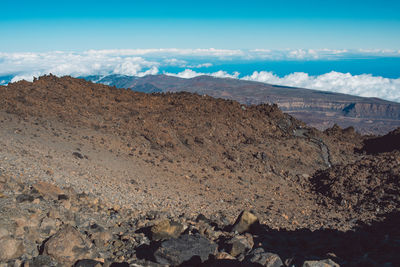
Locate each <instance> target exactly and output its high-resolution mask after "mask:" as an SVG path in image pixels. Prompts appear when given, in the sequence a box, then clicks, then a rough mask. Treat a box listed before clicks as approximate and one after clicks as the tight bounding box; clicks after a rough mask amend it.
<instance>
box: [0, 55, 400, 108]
mask: <svg viewBox="0 0 400 267" xmlns="http://www.w3.org/2000/svg"><path fill="white" fill-rule="evenodd" d="M389 56H390V57H400V51H396V50H345V49H344V50H334V49H295V50H293V49H292V50H289V49H283V50H269V49H253V50H228V49H214V48H210V49H125V50H88V51H84V52H64V51H53V52H46V53H1V52H0V76H9V75H12V76H13V78H12V81H13V82H14V81H18V80H22V79H25V80H28V81H31V80H32V79H33V77H38V76H41V75H44V74H48V73H53V74H55V75H58V76H63V75H71V76H87V75H109V74H123V75H130V76H145V75H149V74H159V73H163V72H164V71H163V69H166V68H172V69H178V70H176V72H179V73H171V71H169V72H170V73H166V74H167V75H173V76H177V77H182V78H193V77H196V76H199V75H211V76H214V77H221V78H234V79H244V80H252V81H259V82H265V83H271V84H279V85H287V86H294V87H304V88H310V89H318V90H324V91H333V92H340V93H347V94H353V95H360V96H367V97H380V98H383V99H388V100H393V101H397V102H400V79H388V78H383V77H376V76H372V75H369V74H363V75H351V74H349V73H340V72H333V71H332V72H329V73H326V74H323V75H319V76H310V75H308V74H307V73H303V72H296V73H292V74H289V75H286V76H284V77H279V76H277V75H275V74H274V73H272V72H268V71H259V72H257V71H255V72H254V73H252V74H251V75H248V76H243V75H242V76H241V75H240V73H239V72H227V71H225V70H223V69H222V70H219V69H218V68H217V67H216V66H218V64H219V63H220V62H225V63H226V62H234V61H236V62H246V61H247V62H251V60H277V61H278V60H300V61H302V60H305V61H306V60H335V59H351V58H359V57H375V58H376V57H389ZM207 68H211V70H210V71H206V70H205V69H207ZM1 80H3V78H2V79H1ZM1 82H3V81H1ZM4 82H5V81H4Z"/></svg>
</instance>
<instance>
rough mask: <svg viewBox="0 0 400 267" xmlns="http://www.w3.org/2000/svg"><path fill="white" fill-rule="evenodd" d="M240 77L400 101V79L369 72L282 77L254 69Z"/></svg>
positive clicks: (302, 74)
mask: <svg viewBox="0 0 400 267" xmlns="http://www.w3.org/2000/svg"><path fill="white" fill-rule="evenodd" d="M242 79H243V80H249V81H257V82H263V83H270V84H276V85H285V86H293V87H301V88H309V89H317V90H321V91H331V92H336V93H343V94H351V95H358V96H365V97H378V98H383V99H387V100H392V101H396V102H400V79H388V78H383V77H376V76H372V75H370V74H362V75H351V74H350V73H340V72H335V71H331V72H329V73H326V74H323V75H319V76H310V75H308V74H307V73H304V72H295V73H292V74H289V75H286V76H284V77H278V76H277V75H275V74H273V73H272V72H267V71H261V72H257V71H255V72H254V73H253V74H252V75H249V76H245V77H243V78H242Z"/></svg>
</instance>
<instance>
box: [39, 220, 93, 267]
mask: <svg viewBox="0 0 400 267" xmlns="http://www.w3.org/2000/svg"><path fill="white" fill-rule="evenodd" d="M88 244H89V243H88V242H87V240H86V239H85V237H84V236H82V235H81V233H79V232H78V231H77V230H76V229H75V228H74V227H72V226H70V225H65V226H64V227H63V228H62V229H61V230H60V231H58V232H57V233H56V234H55V235H53V236H52V237H51V238H50V239H49V240H48V241H47V242H46V243H45V245H44V254H45V255H49V256H51V257H52V258H54V259H55V260H57V261H58V262H60V263H65V264H70V263H74V262H76V261H77V260H80V259H90V257H91V253H90V249H89V247H88Z"/></svg>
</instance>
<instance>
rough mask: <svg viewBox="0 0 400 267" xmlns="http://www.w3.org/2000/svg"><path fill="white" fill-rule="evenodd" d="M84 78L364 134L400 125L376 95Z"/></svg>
mask: <svg viewBox="0 0 400 267" xmlns="http://www.w3.org/2000/svg"><path fill="white" fill-rule="evenodd" d="M86 79H88V80H94V81H96V82H99V83H104V84H107V85H114V86H116V87H118V88H132V89H133V90H137V91H140V92H146V91H148V92H157V91H158V92H161V91H162V92H169V91H172V92H177V91H188V92H195V93H199V94H207V95H210V96H213V97H222V98H226V99H233V100H236V101H239V102H240V103H243V104H247V105H251V104H260V103H270V104H272V103H275V104H277V105H278V106H279V108H280V109H282V110H283V111H285V112H287V113H289V114H291V115H292V116H294V117H296V118H298V119H300V120H302V121H304V122H306V123H307V124H308V125H310V126H313V127H316V128H318V129H320V130H324V129H326V128H329V127H332V126H333V124H338V125H340V126H342V127H349V126H353V127H355V128H356V130H357V131H359V132H361V133H364V134H371V133H372V134H384V133H386V132H388V131H390V130H393V129H394V128H396V127H399V126H400V104H399V103H394V102H390V101H385V100H382V99H377V98H365V97H357V96H351V95H345V94H339V93H332V92H323V91H317V90H309V89H303V88H292V87H285V86H275V85H270V84H265V83H258V82H251V81H243V80H236V79H221V78H214V77H209V76H200V77H195V78H192V79H182V78H177V77H170V76H164V75H153V76H152V75H150V76H146V77H142V78H138V77H130V76H123V75H110V76H106V77H99V76H95V77H86Z"/></svg>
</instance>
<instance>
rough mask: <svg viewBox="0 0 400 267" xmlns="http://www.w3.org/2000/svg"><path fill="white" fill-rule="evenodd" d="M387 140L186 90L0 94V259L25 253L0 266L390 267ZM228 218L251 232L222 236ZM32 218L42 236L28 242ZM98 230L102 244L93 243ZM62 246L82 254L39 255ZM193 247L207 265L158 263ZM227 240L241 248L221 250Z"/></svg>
mask: <svg viewBox="0 0 400 267" xmlns="http://www.w3.org/2000/svg"><path fill="white" fill-rule="evenodd" d="M399 140H400V132H399V130H395V131H392V132H391V133H389V134H387V135H385V136H380V137H377V136H363V135H360V134H359V133H357V132H356V131H355V130H354V128H352V127H349V128H346V129H342V128H340V127H339V126H337V125H335V126H333V127H332V128H329V129H327V130H325V131H323V132H322V131H319V130H317V129H315V128H312V127H309V126H307V125H306V124H305V123H303V122H301V121H299V120H297V119H295V118H294V117H292V116H290V115H288V114H285V113H283V112H282V111H281V110H280V109H279V108H278V106H276V105H268V104H259V105H246V104H240V103H239V102H236V101H233V100H226V99H219V98H213V97H210V96H207V95H198V94H193V93H187V92H178V93H153V94H145V93H141V92H134V91H132V90H129V89H117V88H115V87H110V86H106V85H102V84H94V83H91V82H88V81H85V80H83V79H75V78H71V77H62V78H58V77H56V76H53V75H49V76H43V77H40V78H39V79H35V80H34V82H26V81H20V82H17V83H10V84H9V85H8V86H0V177H2V179H1V180H0V182H1V183H0V211H1V214H2V219H0V234H1V235H0V248H1V246H2V244H11V243H12V242H14V243H12V244H19V245H18V246H20V247H24V252H21V253H19V254H18V253H17V254H12V253H11V252H10V253H11V254H7V255H11V256H7V255H6V256H4V255H5V254H4V253H3V254H4V255H3V254H2V253H0V262H1V261H3V262H6V263H8V264H10V265H9V266H11V264H17V263H15V262H16V261H18V263H20V264H23V263H24V264H28V265H29V263H30V264H31V265H33V266H40V265H41V264H39V263H38V262H40V260H47V261H48V262H47V263H46V264H47V265H49V266H56V265H57V264H64V265H65V266H70V265H73V264H78V261H79V260H81V263H79V264H83V263H82V260H83V259H87V260H89V259H90V260H92V261H95V262H97V263H96V264H100V265H101V266H102V265H104V266H105V265H106V264H111V263H112V262H114V263H115V264H116V263H117V262H119V264H128V265H121V266H129V264H131V266H141V265H143V266H148V265H154V266H155V265H157V264H170V265H181V264H189V265H191V266H193V265H201V264H203V265H205V266H209V265H212V264H214V266H219V265H222V264H227V265H225V266H234V265H235V264H236V265H240V264H242V265H241V266H248V265H250V264H253V265H254V266H281V265H285V266H293V265H294V266H302V265H303V264H306V263H305V262H307V260H309V261H313V260H314V261H315V262H317V261H320V260H324V259H326V261H334V262H336V263H339V264H342V265H360V266H363V265H364V264H367V265H368V264H369V265H380V264H388V265H387V266H395V265H396V264H398V263H399V259H398V258H396V253H395V251H396V250H397V251H398V249H399V248H400V243H399V241H400V235H399V230H398V222H399V208H400V169H399V166H400V151H399V149H400V147H399V142H398V141H399ZM38 185H39V186H38ZM43 188H44V189H43ZM49 192H50V193H49ZM54 192H56V193H54ZM49 196H50V197H49ZM66 203H67V204H66ZM53 210H57V212H58V214H59V215H57V216H56V215H54V212H53V213H51V211H53ZM242 211H246V212H244V213H242V217H246V216H247V217H246V219H249V218H252V216H256V217H257V218H258V221H259V223H258V224H257V228H256V229H255V228H254V227H253V228H252V229H250V228H246V229H244V228H243V229H244V230H243V231H242V230H241V228H240V227H239V226H238V225H240V218H239V219H238V220H237V221H236V223H235V220H236V218H237V216H238V215H239V214H240V213H241V212H242ZM247 211H249V212H247ZM74 214H75V215H74ZM200 214H201V215H200ZM199 215H200V217H199ZM32 216H34V217H35V216H36V217H35V218H36V219H37V220H38V225H36V226H35V225H33V226H32V225H30V224H29V223H28V222H29V221H30V220H31V219H27V218H31V217H32ZM68 216H69V217H68ZM74 216H75V217H74ZM21 218H23V219H21ZM196 218H197V219H196ZM45 219H46V220H50V219H51V220H55V222H54V225H53V224H51V227H50V228H48V229H49V230H48V231H47V230H46V231H45V230H43V229H47V228H46V227H44V228H43V229H42V228H40V231H43V233H42V232H40V236H38V237H32V236H31V234H32V232H35V231H39V230H35V229H39V228H37V227H42V226H41V225H42V224H43V220H45ZM18 220H19V221H18ZM21 220H25V221H24V223H21V222H20V221H21ZM27 221H28V222H27ZM245 221H246V222H249V220H245ZM250 221H251V223H249V225H250V224H252V225H253V226H254V224H253V222H254V221H252V220H250ZM18 222H20V223H18ZM46 222H47V221H46ZM56 222H57V223H56ZM174 223H176V225H177V226H176V227H175V226H174V225H175V224H174ZM396 223H397V225H396ZM94 224H95V225H97V226H93V225H94ZM166 224H167V226H165V225H166ZM200 224H205V225H206V226H204V227H206V228H207V227H208V228H207V229H209V230H208V232H207V231H206V230H204V229H206V228H204V229H203V228H201V227H203V226H200ZM18 225H23V227H22V228H18ZM71 225H72V226H71ZM155 225H156V226H157V225H158V226H157V227H155ZM160 225H161V226H160ZM100 226H101V228H102V229H103V230H101V231H100V230H96V229H98V228H96V227H100ZM181 226H182V227H183V228H185V229H186V230H184V229H182V231H178V230H176V229H178V228H179V227H181ZM30 227H31V228H30ZM35 227H36V228H35ZM165 227H166V228H167V229H168V230H165V233H166V234H165V233H164V232H163V231H161V232H163V234H165V236H164V235H162V237H160V238H158V236H157V233H159V232H160V231H158V230H159V229H160V228H161V229H164V228H165ZM174 227H175V228H174ZM232 227H233V228H232ZM2 229H5V230H2ZM149 229H150V230H149ZM157 229H158V230H157ZM171 229H172V230H171ZM179 229H180V228H179ZM201 229H203V230H201ZM210 229H211V230H210ZM235 229H236V230H235ZM18 231H19V232H18ZM99 231H100V232H102V231H103V232H107V231H108V232H109V233H110V235H111V236H110V237H109V238H108V239H107V241H104V240H103V239H102V240H100V241H98V238H99V237H98V235H99V234H98V232H99ZM148 231H150V232H151V233H152V235H150V236H148V235H147V233H148ZM176 232H179V233H178V234H176ZM216 232H218V234H215V235H214V234H213V233H216ZM245 232H247V233H246V234H245ZM175 234H176V235H175ZM240 234H242V235H240ZM63 235H66V236H68V235H72V236H74V235H75V236H78V237H77V240H78V239H79V240H81V239H80V238H83V239H85V240H86V239H87V240H88V241H87V242H88V244H86V243H85V244H86V245H82V246H87V247H88V248H87V249H88V251H89V248H90V253H87V254H85V253H83V254H79V253H77V252H76V251H77V250H76V249H75V250H74V249H72V248H71V255H69V254H68V255H67V256H65V257H64V256H57V255H59V254H58V252H57V249H55V251H56V252H54V250H52V248H53V247H54V246H55V245H54V244H53V243H51V242H53V241H54V242H62V241H60V240H59V239H60V238H61V239H62V236H63ZM82 236H83V237H82ZM138 236H140V238H142V237H143V238H150V239H147V241H146V242H145V241H143V242H142V243H141V242H139V241H138V238H139V237H138ZM156 236H157V237H156ZM6 238H8V239H7V240H8V241H7V242H8V243H4V242H5V241H4V240H5V239H6ZM35 238H36V239H35ZM49 238H50V239H49ZM57 238H58V239H57ZM96 238H97V239H96ZM132 238H133V239H134V240H136V241H135V242H136V243H132V242H133V241H129V242H131V243H129V242H128V241H127V240H131V239H132ZM193 238H194V239H196V238H198V240H197V239H196V240H197V241H193V240H192V239H193ZM202 238H206V241H207V242H211V243H207V244H208V245H204V246H201V247H202V248H204V249H205V247H208V246H209V244H212V246H211V245H210V246H211V247H212V248H213V249H211V250H210V252H209V254H207V253H208V252H207V253H206V252H204V249H203V250H202V249H199V250H200V251H202V252H201V253H203V254H204V253H205V254H206V256H207V257H208V255H210V257H208V258H207V257H205V258H204V257H203V254H201V253H200V252H195V253H194V252H193V253H194V254H193V255H189V256H190V257H189V256H188V257H186V256H182V255H181V254H179V253H178V254H179V255H180V256H177V255H178V254H176V255H175V254H174V253H175V252H170V250H169V249H171V247H172V248H174V246H175V243H173V242H183V244H186V245H187V244H188V243H190V242H192V241H193V242H194V243H196V242H197V243H196V244H200V243H201V242H203V241H204V240H203V239H202ZM235 238H236V239H238V240H239V241H237V240H236V239H235ZM54 239H56V240H54ZM233 239H234V240H233ZM250 239H251V241H249V240H250ZM369 239H370V240H374V246H372V245H371V244H367V245H365V244H364V241H365V240H369ZM10 240H13V241H10ZM160 240H161V241H162V240H166V241H163V242H162V243H160V242H161V241H160ZM171 240H172V241H171ZM191 240H192V241H191ZM232 240H233V241H232ZM246 240H247V241H246ZM3 241H4V242H3ZM50 241H51V242H50ZM103 241H104V242H105V244H102V245H101V246H100V245H99V242H100V243H101V242H103ZM117 241H118V242H117ZM206 241H204V242H206ZM2 242H3V243H2ZM10 242H11V243H10ZM15 242H16V243H15ZM18 242H20V243H18ZM79 242H81V241H79ZM79 242H78V243H79ZM82 242H83V241H82ZM85 242H86V241H85ZM104 242H103V243H104ZM107 242H108V243H107ZM165 242H167V243H165ZM168 242H170V243H168ZM171 242H172V243H171ZM185 242H186V243H185ZM235 242H236V243H235ZM246 242H247V243H246ZM313 242H314V243H313ZM128 243H129V246H128ZM239 243H240V246H239V245H238V246H239V247H240V248H243V246H244V247H246V246H247V247H246V249H238V251H239V252H237V251H236V250H235V251H233V247H235V246H236V244H239ZM346 243H348V244H347V245H345V244H346ZM52 244H53V245H52ZM82 244H83V243H82ZM233 244H235V245H233ZM246 244H247V245H246ZM214 245H215V247H213V246H214ZM7 246H8V245H7ZM52 246H53V247H52ZM79 246H80V245H77V247H79ZM82 246H81V247H82ZM143 246H144V247H143ZM146 246H147V247H146ZM176 246H178V247H179V244H178V245H176ZM188 246H189V245H188ZM190 246H192V245H190ZM193 246H194V247H196V246H195V245H193ZM20 247H17V248H16V251H20V250H19V248H20ZM55 247H57V246H55ZM184 247H185V246H184ZM350 247H351V249H350ZM28 248H29V249H28ZM235 248H236V247H235ZM85 249H86V247H85ZM257 249H258V252H259V254H260V253H261V250H260V249H262V251H264V252H263V253H264V254H262V253H261V254H262V255H264V256H265V255H266V254H265V253H266V252H268V253H269V252H273V253H274V254H271V255H275V256H274V257H275V258H274V259H275V260H276V262H275V263H276V265H267V261H261V260H260V261H257V260H254V257H256V256H254V255H256V254H257V253H258V252H257ZM178 250H179V249H178ZM52 251H53V252H52ZM80 251H81V250H80ZM188 251H191V250H188ZM380 251H382V252H380ZM153 252H154V253H153ZM60 253H61V252H60ZM187 253H189V252H187ZM196 253H197V254H196ZM199 253H200V254H199ZM224 253H225V254H224ZM61 254H62V253H61ZM170 254H173V255H175V256H171V255H170ZM259 254H257V255H258V256H259V257H261V256H260V255H261V254H260V255H259ZM16 255H17V256H16ZM160 255H162V256H160ZM223 255H225V256H223ZM268 255H269V254H268ZM192 256H199V257H194V258H193V257H192ZM253 256H254V257H253ZM2 257H3V258H2ZM40 257H41V258H40ZM46 257H47V258H46ZM180 257H181V258H182V259H183V260H181V258H180ZM185 257H186V258H185ZM265 257H266V256H265ZM271 257H272V256H271ZM276 257H278V259H279V261H280V260H281V259H282V261H280V263H279V261H278V260H277V258H276ZM279 257H280V258H281V259H280V258H279ZM39 258H40V259H39ZM178 258H179V259H178ZM250 258H251V259H253V260H251V259H250ZM267 258H268V257H267ZM271 259H272V258H271ZM328 259H330V260H328ZM35 260H36V261H35ZM275 260H274V261H275ZM185 261H186V262H185ZM88 262H89V261H88ZM271 262H272V260H271ZM92 263H93V262H92ZM272 263H273V262H272ZM272 263H271V264H272ZM319 263H320V264H322V262H319ZM35 264H37V265H35ZM46 264H45V265H46ZM87 264H89V263H87ZM133 264H136V265H133ZM215 264H217V265H215ZM257 264H258V265H257ZM310 264H312V263H310ZM326 264H328V263H326ZM329 264H331V263H329ZM332 264H333V263H332ZM31 265H29V266H31ZM111 265H112V264H111ZM4 266H7V265H4ZM12 266H14V265H12ZM23 266H26V265H23ZM75 266H96V265H75ZM108 266H110V265H108ZM115 266H118V265H115ZM303 266H322V265H303ZM324 266H335V265H324ZM364 266H365V265H364Z"/></svg>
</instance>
